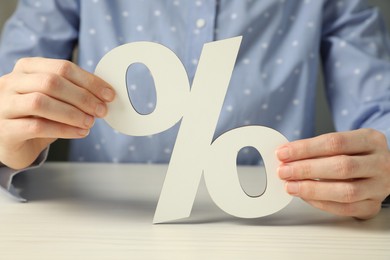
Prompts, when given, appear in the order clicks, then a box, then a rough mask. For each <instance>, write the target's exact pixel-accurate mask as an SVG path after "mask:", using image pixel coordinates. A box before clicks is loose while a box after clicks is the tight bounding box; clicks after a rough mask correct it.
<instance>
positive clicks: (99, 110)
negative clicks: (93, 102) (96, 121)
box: [95, 104, 107, 117]
mask: <svg viewBox="0 0 390 260" xmlns="http://www.w3.org/2000/svg"><path fill="white" fill-rule="evenodd" d="M106 112H107V109H106V106H105V105H103V104H97V106H96V109H95V113H96V115H97V116H98V117H103V116H105V115H106Z"/></svg>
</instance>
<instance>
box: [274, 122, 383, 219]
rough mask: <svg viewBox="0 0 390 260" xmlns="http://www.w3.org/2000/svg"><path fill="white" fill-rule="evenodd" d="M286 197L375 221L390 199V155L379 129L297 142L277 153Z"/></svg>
mask: <svg viewBox="0 0 390 260" xmlns="http://www.w3.org/2000/svg"><path fill="white" fill-rule="evenodd" d="M276 155H277V157H278V159H279V160H280V161H281V165H280V167H279V168H278V174H279V177H280V178H281V179H282V180H284V181H286V191H287V192H288V193H289V194H291V195H293V196H296V197H300V198H302V199H303V200H305V201H306V202H307V203H309V204H310V205H312V206H314V207H316V208H319V209H321V210H324V211H327V212H330V213H333V214H337V215H342V216H352V217H356V218H359V219H369V218H372V217H374V216H375V215H376V214H378V212H379V211H380V209H381V203H382V201H383V200H384V199H385V198H386V197H387V196H388V195H389V194H390V151H389V148H388V146H387V142H386V137H385V136H384V135H383V134H382V133H380V132H378V131H376V130H373V129H359V130H354V131H349V132H339V133H330V134H325V135H321V136H318V137H314V138H310V139H304V140H299V141H294V142H290V143H287V144H285V145H283V146H281V147H280V148H279V149H277V151H276Z"/></svg>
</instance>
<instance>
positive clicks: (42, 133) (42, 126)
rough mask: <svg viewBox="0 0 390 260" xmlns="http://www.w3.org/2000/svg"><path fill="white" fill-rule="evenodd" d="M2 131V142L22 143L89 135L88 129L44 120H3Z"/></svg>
mask: <svg viewBox="0 0 390 260" xmlns="http://www.w3.org/2000/svg"><path fill="white" fill-rule="evenodd" d="M2 128H3V130H4V129H7V131H2V136H4V137H5V138H4V140H7V141H9V142H14V141H15V140H16V141H17V142H23V141H26V140H30V139H34V138H64V139H73V138H74V139H77V138H83V137H85V136H87V135H88V134H89V129H82V128H77V127H72V126H69V125H66V124H61V123H58V122H54V121H50V120H47V119H44V118H33V117H31V118H21V119H12V120H3V121H2Z"/></svg>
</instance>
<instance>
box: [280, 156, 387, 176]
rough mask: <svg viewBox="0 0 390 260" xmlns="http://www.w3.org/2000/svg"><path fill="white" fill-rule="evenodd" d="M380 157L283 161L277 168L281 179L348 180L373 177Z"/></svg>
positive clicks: (335, 157)
mask: <svg viewBox="0 0 390 260" xmlns="http://www.w3.org/2000/svg"><path fill="white" fill-rule="evenodd" d="M380 159H381V157H378V156H375V155H365V156H359V155H355V156H348V155H338V156H332V157H324V158H316V159H307V160H300V161H294V162H290V163H284V164H282V165H280V166H279V168H278V175H279V177H280V178H281V179H283V180H310V179H311V180H314V179H329V180H348V179H357V178H368V177H374V176H375V175H376V173H377V172H378V171H379V170H375V167H376V165H378V164H379V163H380V162H379V160H380Z"/></svg>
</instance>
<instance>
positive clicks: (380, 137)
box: [370, 129, 387, 147]
mask: <svg viewBox="0 0 390 260" xmlns="http://www.w3.org/2000/svg"><path fill="white" fill-rule="evenodd" d="M370 136H372V139H373V143H374V144H375V145H377V146H381V147H383V146H384V145H385V147H387V139H386V136H385V134H383V133H382V132H379V131H375V130H373V129H371V133H370Z"/></svg>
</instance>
